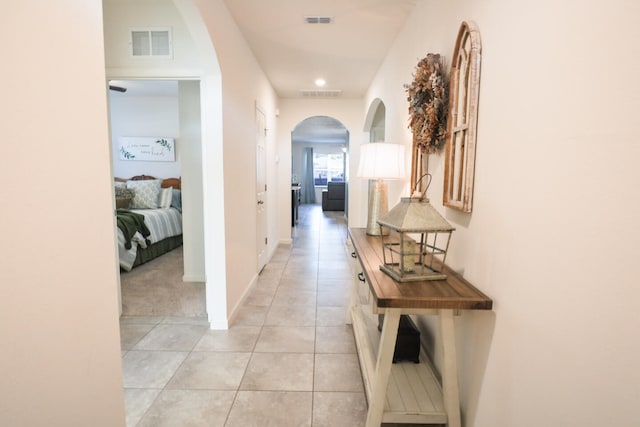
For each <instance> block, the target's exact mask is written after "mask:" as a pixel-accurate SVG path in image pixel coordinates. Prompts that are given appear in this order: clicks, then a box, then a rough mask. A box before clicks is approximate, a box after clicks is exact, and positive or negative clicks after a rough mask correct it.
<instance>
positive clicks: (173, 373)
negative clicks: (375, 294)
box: [121, 205, 367, 427]
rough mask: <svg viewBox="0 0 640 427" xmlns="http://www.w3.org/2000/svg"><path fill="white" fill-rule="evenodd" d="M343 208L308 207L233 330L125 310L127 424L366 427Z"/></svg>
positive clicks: (145, 426) (194, 320)
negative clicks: (349, 314)
mask: <svg viewBox="0 0 640 427" xmlns="http://www.w3.org/2000/svg"><path fill="white" fill-rule="evenodd" d="M346 235H347V234H346V224H345V219H344V217H343V214H342V212H322V210H321V209H320V208H319V207H317V206H309V205H307V206H304V205H303V206H302V207H301V210H300V221H299V223H298V225H297V226H296V227H295V228H294V238H293V244H292V245H291V246H280V247H279V248H278V249H277V251H276V253H275V255H274V256H273V257H272V259H271V260H270V262H269V263H268V264H267V265H266V266H265V268H264V270H263V271H262V273H261V274H260V276H259V278H258V281H257V283H256V285H255V286H254V288H253V289H252V290H251V291H250V294H249V295H248V297H247V298H246V300H245V302H244V304H243V306H242V307H241V309H240V312H239V314H238V316H237V318H236V320H235V322H234V323H233V325H232V326H231V327H230V329H229V330H227V331H212V330H209V329H208V325H207V324H206V322H205V321H203V320H201V319H199V318H179V317H127V316H125V317H123V318H122V320H121V341H122V354H123V356H122V357H123V376H124V387H125V404H126V410H127V426H128V427H134V426H135V427H151V426H153V427H162V426H167V427H180V426H227V427H237V426H238V427H240V426H241V427H250V426H260V427H268V426H273V427H289V426H292V427H293V426H295V427H297V426H312V427H322V426H331V427H340V426H344V427H357V426H363V425H364V421H365V418H366V408H367V404H366V400H365V395H364V391H363V384H362V378H361V375H360V368H359V364H358V358H357V355H356V348H355V343H354V339H353V334H352V330H351V327H350V326H348V325H345V315H346V305H347V301H348V294H349V285H350V283H351V270H350V264H349V263H350V261H349V259H348V258H347V255H346V252H345V249H344V242H345V239H346Z"/></svg>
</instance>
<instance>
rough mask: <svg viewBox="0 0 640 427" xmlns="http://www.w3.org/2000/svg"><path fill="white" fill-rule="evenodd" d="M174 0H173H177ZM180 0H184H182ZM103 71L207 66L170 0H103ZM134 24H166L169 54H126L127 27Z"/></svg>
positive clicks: (187, 71)
mask: <svg viewBox="0 0 640 427" xmlns="http://www.w3.org/2000/svg"><path fill="white" fill-rule="evenodd" d="M177 1H178V0H176V2H177ZM182 1H184V0H182ZM103 4H104V20H105V22H106V23H108V25H107V26H106V30H107V31H106V32H105V60H106V64H107V75H108V76H118V77H122V78H126V77H142V78H150V77H154V76H157V77H167V76H195V77H198V76H200V75H201V74H202V69H203V68H205V67H207V64H206V61H207V60H210V59H211V58H205V57H203V56H202V55H201V51H200V49H199V48H198V45H197V43H196V42H195V41H194V39H193V37H192V33H191V31H190V29H189V28H188V27H187V25H186V24H185V21H184V20H183V19H182V17H181V15H180V13H179V11H178V9H177V8H176V6H175V5H174V1H172V0H133V1H132V0H103ZM137 27H169V28H171V34H172V40H173V58H171V59H156V58H135V57H132V56H131V55H130V45H129V43H130V40H129V37H130V31H131V29H132V28H137Z"/></svg>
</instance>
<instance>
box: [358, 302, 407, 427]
mask: <svg viewBox="0 0 640 427" xmlns="http://www.w3.org/2000/svg"><path fill="white" fill-rule="evenodd" d="M400 311H401V310H399V309H395V308H387V309H385V310H384V323H383V325H382V334H381V336H380V346H379V347H378V358H377V361H376V372H375V375H374V378H373V381H372V387H371V388H372V393H371V401H370V402H369V412H368V413H367V423H366V427H380V423H382V412H383V411H384V402H385V397H386V394H387V386H388V385H389V375H390V374H391V362H392V361H393V352H394V350H395V346H396V338H397V336H398V325H399V323H400Z"/></svg>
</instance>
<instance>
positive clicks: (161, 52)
mask: <svg viewBox="0 0 640 427" xmlns="http://www.w3.org/2000/svg"><path fill="white" fill-rule="evenodd" d="M129 45H130V46H131V56H133V57H135V58H159V59H162V58H164V59H171V58H172V57H173V48H172V40H171V28H131V30H130V37H129Z"/></svg>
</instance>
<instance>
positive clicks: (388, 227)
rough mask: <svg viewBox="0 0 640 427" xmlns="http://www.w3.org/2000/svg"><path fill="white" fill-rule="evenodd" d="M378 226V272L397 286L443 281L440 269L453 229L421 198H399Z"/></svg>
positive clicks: (379, 220) (427, 201)
mask: <svg viewBox="0 0 640 427" xmlns="http://www.w3.org/2000/svg"><path fill="white" fill-rule="evenodd" d="M378 225H379V226H380V231H381V233H380V237H381V239H382V253H383V261H384V264H382V265H381V266H380V270H382V271H383V272H385V273H386V274H388V275H389V276H391V277H392V278H394V279H395V280H397V281H398V282H411V281H419V280H442V279H446V278H447V276H446V274H444V273H443V268H444V263H445V260H446V257H447V250H448V249H449V241H450V240H451V234H452V232H453V230H455V228H454V227H452V226H451V224H449V223H448V222H447V221H446V220H445V219H444V218H443V217H442V216H441V215H440V214H439V213H438V211H436V210H435V209H434V208H433V206H431V204H429V199H426V198H425V197H424V195H422V196H418V197H411V198H410V197H403V198H402V199H401V200H400V203H398V204H397V205H396V206H395V207H394V208H393V209H391V210H390V211H389V212H388V213H387V214H386V215H384V216H383V217H382V218H380V219H378ZM388 231H391V232H388ZM385 233H386V234H385Z"/></svg>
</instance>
